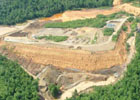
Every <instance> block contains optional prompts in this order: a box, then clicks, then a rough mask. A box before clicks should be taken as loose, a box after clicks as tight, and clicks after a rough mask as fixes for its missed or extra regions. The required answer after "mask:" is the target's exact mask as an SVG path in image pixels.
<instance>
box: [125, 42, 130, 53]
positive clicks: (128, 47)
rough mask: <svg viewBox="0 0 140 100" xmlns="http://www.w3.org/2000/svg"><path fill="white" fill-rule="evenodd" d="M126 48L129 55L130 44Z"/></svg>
mask: <svg viewBox="0 0 140 100" xmlns="http://www.w3.org/2000/svg"><path fill="white" fill-rule="evenodd" d="M125 47H126V50H127V52H128V53H129V51H130V45H129V43H126V45H125Z"/></svg>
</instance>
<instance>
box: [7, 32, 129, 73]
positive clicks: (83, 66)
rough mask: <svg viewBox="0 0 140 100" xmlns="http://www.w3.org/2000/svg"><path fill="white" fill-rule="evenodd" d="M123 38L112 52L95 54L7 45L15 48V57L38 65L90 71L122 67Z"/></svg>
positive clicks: (121, 37)
mask: <svg viewBox="0 0 140 100" xmlns="http://www.w3.org/2000/svg"><path fill="white" fill-rule="evenodd" d="M125 38H126V33H125V32H122V33H121V35H120V38H119V40H118V42H117V44H116V47H115V49H114V50H111V51H103V52H96V53H91V52H88V51H82V50H69V49H59V48H47V47H45V46H36V45H24V44H16V43H9V47H13V46H14V47H15V48H14V50H13V52H14V53H15V55H18V56H20V57H23V58H25V59H27V60H30V59H31V60H32V62H34V63H38V64H40V65H48V64H52V65H54V66H57V67H59V68H71V69H79V70H85V71H92V70H100V69H104V68H110V67H111V66H115V65H122V64H123V63H124V62H125V61H126V58H127V52H126V50H125Z"/></svg>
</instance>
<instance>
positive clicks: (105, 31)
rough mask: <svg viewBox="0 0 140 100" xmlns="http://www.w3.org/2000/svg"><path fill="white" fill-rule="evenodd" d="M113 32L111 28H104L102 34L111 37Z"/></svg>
mask: <svg viewBox="0 0 140 100" xmlns="http://www.w3.org/2000/svg"><path fill="white" fill-rule="evenodd" d="M113 32H114V29H113V28H105V29H104V31H103V33H104V35H105V36H111V35H112V34H113Z"/></svg>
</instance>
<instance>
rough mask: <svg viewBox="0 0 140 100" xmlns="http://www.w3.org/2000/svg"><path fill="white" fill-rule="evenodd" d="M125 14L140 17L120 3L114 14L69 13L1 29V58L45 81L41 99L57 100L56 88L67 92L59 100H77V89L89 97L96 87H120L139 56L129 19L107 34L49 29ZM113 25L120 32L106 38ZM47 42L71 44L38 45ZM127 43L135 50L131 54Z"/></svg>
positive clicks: (82, 29)
mask: <svg viewBox="0 0 140 100" xmlns="http://www.w3.org/2000/svg"><path fill="white" fill-rule="evenodd" d="M126 8H127V9H126ZM119 11H125V12H128V13H131V14H133V15H140V8H136V7H133V6H131V4H120V2H119V0H114V7H112V8H110V9H105V10H101V9H83V10H80V11H78V10H76V11H66V12H64V13H61V14H56V15H54V16H52V17H50V18H41V19H35V20H30V21H27V22H26V23H23V24H20V25H14V26H0V52H1V53H2V54H3V55H6V56H7V57H8V58H10V59H12V60H15V61H17V62H18V63H19V64H21V66H22V68H23V69H24V70H25V71H26V72H27V73H29V74H30V75H31V76H33V77H34V78H35V79H37V78H38V79H39V89H40V94H41V96H42V97H44V98H45V99H44V100H53V98H52V97H51V96H50V95H49V93H48V91H47V87H48V85H49V84H51V83H55V84H58V85H59V86H61V91H62V95H61V96H60V97H59V98H58V100H65V99H66V98H67V97H71V96H72V93H73V92H74V90H75V89H76V90H77V91H78V93H82V92H85V91H86V92H87V91H88V92H89V91H90V90H91V87H92V86H102V85H109V84H114V83H115V82H116V81H117V80H119V79H120V78H121V77H122V74H123V72H124V71H125V70H126V66H127V65H128V64H129V63H130V61H131V59H132V58H133V56H134V54H135V35H134V36H133V37H131V38H130V39H128V40H127V41H126V39H127V35H128V34H129V33H130V32H131V28H130V25H131V23H130V22H128V21H127V19H128V16H121V17H120V18H118V19H113V20H109V21H107V22H106V25H105V26H104V27H103V28H95V27H79V28H45V27H44V25H45V24H47V23H53V22H66V21H73V20H77V19H81V20H82V19H86V18H95V17H96V16H97V15H99V14H103V15H110V14H113V13H116V12H119ZM110 25H113V26H111V27H113V28H114V32H113V33H112V35H110V36H105V35H104V34H103V30H104V29H105V28H108V27H110ZM123 25H126V26H127V27H128V30H127V31H123V30H122V31H121V32H120V35H119V37H118V41H116V42H114V41H112V38H113V35H117V33H118V31H119V30H120V29H121V28H122V26H123ZM43 36H65V37H67V39H66V40H64V41H61V42H55V41H51V40H45V39H38V37H43ZM94 39H95V40H94ZM93 40H94V42H92V41H93ZM126 43H128V44H129V45H130V51H129V53H128V52H127V50H126V45H125V44H126ZM79 87H80V88H79Z"/></svg>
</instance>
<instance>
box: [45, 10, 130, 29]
mask: <svg viewBox="0 0 140 100" xmlns="http://www.w3.org/2000/svg"><path fill="white" fill-rule="evenodd" d="M124 15H126V16H130V15H131V14H128V13H126V12H123V11H120V12H117V13H114V14H111V15H108V16H105V15H101V14H100V15H97V16H96V18H90V19H83V20H74V21H68V22H54V23H47V24H46V25H45V27H46V28H78V27H96V28H102V27H104V26H105V25H106V21H108V20H111V19H115V18H121V17H122V16H124Z"/></svg>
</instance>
